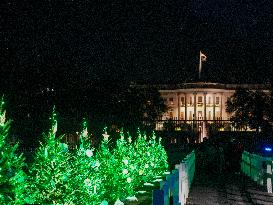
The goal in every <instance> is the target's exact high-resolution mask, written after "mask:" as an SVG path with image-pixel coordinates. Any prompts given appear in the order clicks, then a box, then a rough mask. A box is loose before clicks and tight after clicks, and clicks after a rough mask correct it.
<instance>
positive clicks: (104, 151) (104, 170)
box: [95, 128, 118, 203]
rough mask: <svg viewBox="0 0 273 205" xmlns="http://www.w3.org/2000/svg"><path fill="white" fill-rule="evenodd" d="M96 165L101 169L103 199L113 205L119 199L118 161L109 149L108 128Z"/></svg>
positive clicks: (105, 131)
mask: <svg viewBox="0 0 273 205" xmlns="http://www.w3.org/2000/svg"><path fill="white" fill-rule="evenodd" d="M95 159H96V163H97V167H98V169H99V177H100V179H101V183H102V186H103V189H104V190H105V192H103V193H102V198H103V199H105V200H107V201H109V202H110V203H113V202H115V201H116V199H117V198H118V195H117V193H116V192H115V187H116V186H117V185H116V184H115V183H116V180H115V177H116V175H117V173H116V164H115V163H116V161H115V158H114V155H113V154H112V153H111V151H110V149H109V135H108V134H107V128H104V134H103V140H102V143H101V145H100V147H99V149H98V150H97V153H96V156H95Z"/></svg>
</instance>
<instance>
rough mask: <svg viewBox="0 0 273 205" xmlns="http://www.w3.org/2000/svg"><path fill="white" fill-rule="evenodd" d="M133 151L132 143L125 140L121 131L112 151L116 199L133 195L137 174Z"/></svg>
mask: <svg viewBox="0 0 273 205" xmlns="http://www.w3.org/2000/svg"><path fill="white" fill-rule="evenodd" d="M134 151H135V149H134V147H133V144H132V142H131V141H129V142H128V141H126V140H125V136H124V133H123V130H121V132H120V139H118V140H117V142H116V147H115V149H114V159H115V166H116V175H115V177H114V179H113V180H114V183H113V184H114V186H115V192H116V195H117V196H116V197H117V199H125V198H127V197H128V196H132V195H133V194H134V186H135V184H136V180H135V179H136V178H135V176H136V173H137V172H138V170H137V169H136V166H135V161H134V158H133V154H134Z"/></svg>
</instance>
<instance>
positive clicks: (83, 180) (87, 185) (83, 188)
mask: <svg viewBox="0 0 273 205" xmlns="http://www.w3.org/2000/svg"><path fill="white" fill-rule="evenodd" d="M72 162H73V172H72V178H71V180H70V185H69V189H71V192H72V193H73V195H72V200H71V201H73V202H74V203H75V204H90V205H92V204H99V203H100V202H101V201H102V199H101V195H102V194H103V189H102V183H101V179H100V178H99V163H98V162H96V160H95V159H94V148H91V142H90V138H89V135H88V131H87V122H86V121H84V122H83V130H82V132H81V136H80V146H79V147H78V148H77V150H76V153H75V155H74V156H73V157H72Z"/></svg>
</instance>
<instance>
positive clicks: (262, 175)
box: [241, 151, 273, 193]
mask: <svg viewBox="0 0 273 205" xmlns="http://www.w3.org/2000/svg"><path fill="white" fill-rule="evenodd" d="M272 164H273V158H272V157H263V156H260V155H256V154H251V153H249V152H246V151H244V152H243V154H242V162H241V171H242V172H243V173H244V174H245V175H246V176H248V177H250V178H251V179H252V180H253V181H255V182H256V183H257V184H259V185H262V186H266V188H267V192H268V193H272Z"/></svg>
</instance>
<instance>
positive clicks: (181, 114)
mask: <svg viewBox="0 0 273 205" xmlns="http://www.w3.org/2000/svg"><path fill="white" fill-rule="evenodd" d="M180 119H181V120H184V112H180Z"/></svg>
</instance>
